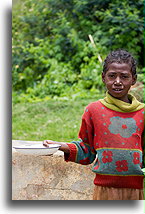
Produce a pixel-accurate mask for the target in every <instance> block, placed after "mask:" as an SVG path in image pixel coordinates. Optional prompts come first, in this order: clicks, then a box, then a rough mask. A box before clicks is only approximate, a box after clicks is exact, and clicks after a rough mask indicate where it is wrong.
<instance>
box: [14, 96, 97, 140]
mask: <svg viewBox="0 0 145 214" xmlns="http://www.w3.org/2000/svg"><path fill="white" fill-rule="evenodd" d="M93 101H96V100H93V99H82V100H81V99H79V100H75V102H74V101H54V100H49V101H47V102H46V101H44V102H40V103H38V102H37V103H23V104H22V103H17V104H15V105H14V108H13V129H12V133H13V136H12V139H16V140H18V139H20V140H32V141H33V140H34V141H35V140H36V141H41V140H45V139H50V140H56V141H62V142H65V141H66V142H69V141H72V140H78V138H77V136H78V131H79V127H80V125H81V116H82V114H83V112H84V108H85V106H87V105H88V104H89V103H90V102H93Z"/></svg>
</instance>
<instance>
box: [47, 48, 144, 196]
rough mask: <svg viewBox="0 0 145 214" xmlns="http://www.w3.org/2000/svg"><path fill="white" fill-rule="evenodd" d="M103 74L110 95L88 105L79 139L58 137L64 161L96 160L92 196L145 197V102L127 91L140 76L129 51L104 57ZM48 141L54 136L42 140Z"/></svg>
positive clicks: (84, 163) (88, 161)
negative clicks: (144, 155)
mask: <svg viewBox="0 0 145 214" xmlns="http://www.w3.org/2000/svg"><path fill="white" fill-rule="evenodd" d="M102 80H103V82H104V84H105V85H106V88H107V93H106V97H105V98H104V99H101V100H98V101H97V102H93V103H91V104H89V105H88V106H87V107H86V110H85V112H84V114H83V116H82V124H81V128H80V132H79V138H80V141H78V142H71V143H62V142H59V144H61V147H60V150H61V151H63V152H64V156H65V160H66V161H73V162H76V163H80V164H83V165H86V164H90V163H92V162H93V161H94V160H95V163H94V166H93V169H92V170H93V172H95V173H96V176H95V179H94V184H95V187H94V195H93V200H143V178H144V176H143V172H142V170H141V167H142V153H143V132H144V104H143V103H140V102H139V101H137V100H136V98H135V97H134V96H132V95H130V94H128V91H129V89H130V88H131V86H132V85H134V84H135V83H136V80H137V74H136V62H135V60H134V58H133V57H132V56H131V54H130V53H129V52H127V51H125V50H116V51H113V52H111V53H110V54H109V55H108V56H107V58H106V59H105V61H104V66H103V73H102ZM50 143H55V142H54V141H49V140H45V141H44V143H43V144H44V145H45V146H49V144H50ZM57 143H58V142H57ZM96 156H97V158H96Z"/></svg>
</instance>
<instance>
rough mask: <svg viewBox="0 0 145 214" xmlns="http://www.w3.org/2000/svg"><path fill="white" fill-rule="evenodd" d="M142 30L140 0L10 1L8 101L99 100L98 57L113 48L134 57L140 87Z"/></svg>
mask: <svg viewBox="0 0 145 214" xmlns="http://www.w3.org/2000/svg"><path fill="white" fill-rule="evenodd" d="M143 28H144V20H143V0H139V1H136V0H122V1H120V0H114V1H111V0H104V1H102V0H39V1H37V0H17V1H16V0H15V1H13V14H12V56H13V57H12V85H13V102H14V103H18V102H21V103H22V102H38V101H43V100H50V99H62V100H69V99H77V98H88V97H94V98H96V97H98V95H100V94H101V95H102V96H103V94H104V92H105V89H104V85H103V84H102V81H101V71H102V63H101V62H100V60H99V58H98V55H99V56H100V57H101V60H104V59H105V57H106V55H107V54H108V53H109V52H110V51H111V50H113V49H117V48H125V49H127V50H128V51H130V52H131V53H132V54H133V55H134V56H135V57H136V59H137V60H138V72H139V81H140V82H142V83H143V81H144V80H143V72H144V62H143V61H144V60H143V47H144V45H143V42H144V41H143ZM88 35H92V37H93V39H94V42H95V45H96V46H95V47H94V46H93V45H92V44H91V42H90V40H89V37H88ZM140 93H143V92H140ZM140 97H143V94H141V96H140Z"/></svg>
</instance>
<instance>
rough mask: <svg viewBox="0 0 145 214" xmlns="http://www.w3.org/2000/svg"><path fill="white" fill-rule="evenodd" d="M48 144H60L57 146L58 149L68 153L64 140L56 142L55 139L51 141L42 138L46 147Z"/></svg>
mask: <svg viewBox="0 0 145 214" xmlns="http://www.w3.org/2000/svg"><path fill="white" fill-rule="evenodd" d="M49 144H59V145H61V147H60V148H59V150H61V151H63V152H65V153H67V154H68V153H70V150H69V147H68V145H67V144H66V143H64V142H57V141H52V140H44V141H43V145H44V146H46V147H49Z"/></svg>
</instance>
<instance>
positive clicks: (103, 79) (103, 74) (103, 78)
mask: <svg viewBox="0 0 145 214" xmlns="http://www.w3.org/2000/svg"><path fill="white" fill-rule="evenodd" d="M102 82H103V83H105V73H104V72H102Z"/></svg>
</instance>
